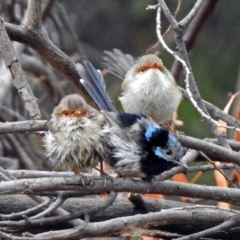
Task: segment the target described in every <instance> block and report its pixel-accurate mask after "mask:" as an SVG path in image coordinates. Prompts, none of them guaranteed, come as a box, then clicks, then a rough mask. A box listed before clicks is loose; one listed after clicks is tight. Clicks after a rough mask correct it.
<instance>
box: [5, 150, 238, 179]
mask: <svg viewBox="0 0 240 240" xmlns="http://www.w3.org/2000/svg"><path fill="white" fill-rule="evenodd" d="M192 151H194V152H196V153H197V154H198V151H195V150H192ZM216 166H217V167H218V168H219V169H233V168H235V165H234V164H232V163H218V164H216ZM177 168H180V167H177ZM214 169H215V167H214V166H211V165H208V164H206V165H197V166H193V167H189V170H188V172H196V171H203V172H205V171H212V170H214ZM8 172H9V173H10V174H11V175H12V176H14V177H16V178H17V179H23V178H25V179H26V178H45V177H49V178H51V177H65V178H66V177H71V176H72V177H73V176H74V173H73V172H49V171H38V170H21V169H18V170H8ZM167 172H169V171H166V172H164V173H162V174H161V176H164V179H168V178H171V176H172V174H174V175H175V174H176V173H175V172H174V173H171V175H170V176H168V177H166V178H165V173H167ZM157 180H162V178H158V177H157Z"/></svg>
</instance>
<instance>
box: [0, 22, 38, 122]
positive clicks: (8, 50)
mask: <svg viewBox="0 0 240 240" xmlns="http://www.w3.org/2000/svg"><path fill="white" fill-rule="evenodd" d="M0 54H1V56H2V58H3V59H4V61H5V65H6V67H7V68H8V69H9V71H10V73H11V75H12V79H13V85H14V86H15V87H16V88H17V90H18V93H19V95H20V97H21V98H22V100H23V102H24V105H25V108H26V110H27V111H28V112H29V114H30V116H31V117H32V118H33V119H40V118H41V113H40V110H39V108H38V105H37V99H36V97H35V96H34V95H33V92H32V90H31V87H30V85H29V83H28V82H27V81H26V79H25V76H24V73H23V70H22V68H21V66H20V64H19V62H18V59H17V57H16V54H15V52H14V49H13V46H12V43H11V41H10V39H9V37H8V35H7V33H6V30H5V27H4V24H3V20H2V19H0Z"/></svg>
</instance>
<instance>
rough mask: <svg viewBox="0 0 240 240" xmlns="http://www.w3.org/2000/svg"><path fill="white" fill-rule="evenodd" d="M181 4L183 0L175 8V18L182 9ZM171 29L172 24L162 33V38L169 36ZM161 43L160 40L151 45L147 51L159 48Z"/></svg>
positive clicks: (179, 0)
mask: <svg viewBox="0 0 240 240" xmlns="http://www.w3.org/2000/svg"><path fill="white" fill-rule="evenodd" d="M181 4H182V0H178V5H177V8H176V10H175V12H174V14H173V17H174V18H175V19H176V18H177V15H178V13H179V11H180V8H181ZM146 10H151V9H148V8H147V9H146ZM171 29H172V25H170V26H169V27H168V29H167V30H166V31H165V33H164V34H163V35H162V38H165V37H166V36H167V34H168V33H169V32H170V31H171ZM159 45H160V42H159V41H157V42H156V43H155V44H154V45H153V46H152V47H150V48H149V49H148V50H147V53H149V51H151V50H152V49H154V48H158V47H159Z"/></svg>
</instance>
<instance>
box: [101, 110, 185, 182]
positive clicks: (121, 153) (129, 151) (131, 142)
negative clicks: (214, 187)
mask: <svg viewBox="0 0 240 240" xmlns="http://www.w3.org/2000/svg"><path fill="white" fill-rule="evenodd" d="M102 112H103V114H104V115H105V116H106V118H107V119H108V121H109V125H110V126H111V127H110V128H111V134H110V137H109V138H110V145H111V149H112V151H111V152H110V155H109V157H108V158H106V162H107V163H108V164H109V165H110V166H111V167H112V168H113V169H114V171H115V172H116V173H118V174H119V175H121V176H124V177H139V178H151V177H153V176H156V175H159V174H161V173H163V172H164V171H167V170H170V169H171V168H173V167H176V166H178V165H180V166H183V167H184V168H185V169H188V167H187V166H186V164H184V163H182V161H181V160H182V157H183V150H182V147H181V144H180V143H179V141H178V139H177V137H176V136H175V135H174V134H173V133H172V132H170V131H169V130H168V129H167V128H165V127H163V126H159V125H158V124H157V123H156V122H154V121H153V120H152V119H151V118H149V117H145V116H144V115H142V114H129V113H114V112H106V111H102Z"/></svg>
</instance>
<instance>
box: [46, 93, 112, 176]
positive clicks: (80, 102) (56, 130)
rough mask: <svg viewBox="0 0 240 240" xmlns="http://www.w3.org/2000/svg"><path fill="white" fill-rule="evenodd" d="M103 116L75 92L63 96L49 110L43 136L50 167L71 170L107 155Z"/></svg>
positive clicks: (79, 169) (93, 163)
mask: <svg viewBox="0 0 240 240" xmlns="http://www.w3.org/2000/svg"><path fill="white" fill-rule="evenodd" d="M104 123H105V118H104V116H103V115H102V114H101V113H99V112H98V111H97V110H95V109H94V108H92V107H91V106H89V105H88V104H87V103H86V102H85V100H84V99H83V98H82V97H81V96H79V95H77V94H71V95H68V96H65V97H64V98H63V99H62V100H61V102H60V103H59V105H58V106H56V107H55V108H54V110H53V113H52V117H51V119H50V121H49V124H48V125H49V131H48V132H47V133H46V135H45V137H44V138H43V142H44V145H45V151H46V156H47V157H48V158H49V160H50V162H51V165H52V167H53V168H54V170H57V171H58V170H71V171H73V172H75V173H78V172H80V171H83V170H85V169H86V168H88V167H91V168H93V167H95V166H96V165H97V164H98V163H99V162H102V161H103V160H104V159H105V158H106V157H107V154H108V153H107V152H106V150H107V149H108V148H106V146H107V144H108V138H107V130H106V129H104V127H103V126H104Z"/></svg>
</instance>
